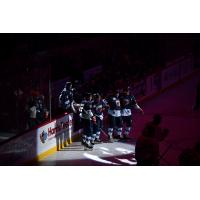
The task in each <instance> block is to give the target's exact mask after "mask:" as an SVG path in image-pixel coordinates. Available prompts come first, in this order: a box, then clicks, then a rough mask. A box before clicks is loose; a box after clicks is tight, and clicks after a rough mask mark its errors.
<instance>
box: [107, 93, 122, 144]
mask: <svg viewBox="0 0 200 200" xmlns="http://www.w3.org/2000/svg"><path fill="white" fill-rule="evenodd" d="M107 103H108V106H109V109H108V135H109V141H110V142H114V140H113V132H114V130H116V132H117V138H118V139H120V138H121V139H122V116H121V105H120V99H119V91H117V90H116V91H115V92H113V93H112V94H111V95H110V96H109V97H108V98H107Z"/></svg>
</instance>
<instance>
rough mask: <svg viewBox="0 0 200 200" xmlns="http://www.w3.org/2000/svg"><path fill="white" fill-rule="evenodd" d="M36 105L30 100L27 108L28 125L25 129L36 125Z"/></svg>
mask: <svg viewBox="0 0 200 200" xmlns="http://www.w3.org/2000/svg"><path fill="white" fill-rule="evenodd" d="M36 115H37V107H36V103H35V102H34V101H33V100H32V101H31V102H30V103H29V105H28V107H27V117H28V124H27V126H28V127H27V129H31V128H33V127H34V126H36V125H37V124H38V121H37V118H36Z"/></svg>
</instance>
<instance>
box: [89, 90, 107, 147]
mask: <svg viewBox="0 0 200 200" xmlns="http://www.w3.org/2000/svg"><path fill="white" fill-rule="evenodd" d="M105 107H106V103H105V101H104V100H102V98H101V96H100V94H98V93H97V94H94V102H93V112H94V115H95V117H96V123H95V124H94V125H93V137H92V144H94V143H101V140H100V134H101V129H102V128H103V111H104V109H105Z"/></svg>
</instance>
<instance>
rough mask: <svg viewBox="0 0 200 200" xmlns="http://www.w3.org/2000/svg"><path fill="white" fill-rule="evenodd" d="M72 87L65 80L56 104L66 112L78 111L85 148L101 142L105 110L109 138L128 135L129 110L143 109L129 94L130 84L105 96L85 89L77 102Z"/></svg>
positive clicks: (129, 129)
mask: <svg viewBox="0 0 200 200" xmlns="http://www.w3.org/2000/svg"><path fill="white" fill-rule="evenodd" d="M75 91H76V90H75V89H73V87H72V83H71V82H67V83H66V85H65V87H64V89H63V91H62V92H61V94H60V96H59V105H60V107H61V108H62V109H63V110H65V111H67V112H74V113H78V114H79V117H80V122H81V124H82V128H83V133H82V144H83V145H84V147H85V148H87V149H93V146H94V145H95V144H97V143H101V142H102V141H101V139H100V138H101V137H100V135H101V133H102V132H103V133H104V134H105V132H104V131H103V124H104V113H107V116H108V130H107V136H108V141H109V142H114V141H115V140H114V139H117V140H127V139H129V134H130V132H131V129H132V110H133V109H136V110H139V111H140V112H141V113H143V110H142V109H141V108H140V107H139V105H138V104H137V102H136V99H135V97H134V96H133V95H131V94H130V89H129V88H126V89H124V90H123V91H121V92H119V90H114V91H113V92H111V93H110V94H109V95H108V96H107V97H106V98H102V97H101V95H100V94H98V93H96V94H91V93H86V94H84V95H83V96H82V98H81V100H80V102H77V101H76V98H75V95H74V94H75ZM76 93H77V92H76ZM123 128H124V130H123ZM114 133H115V134H114Z"/></svg>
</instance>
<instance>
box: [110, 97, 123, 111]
mask: <svg viewBox="0 0 200 200" xmlns="http://www.w3.org/2000/svg"><path fill="white" fill-rule="evenodd" d="M107 103H108V105H109V107H110V110H121V104H120V99H119V98H118V97H116V96H114V95H111V96H109V97H108V98H107Z"/></svg>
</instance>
